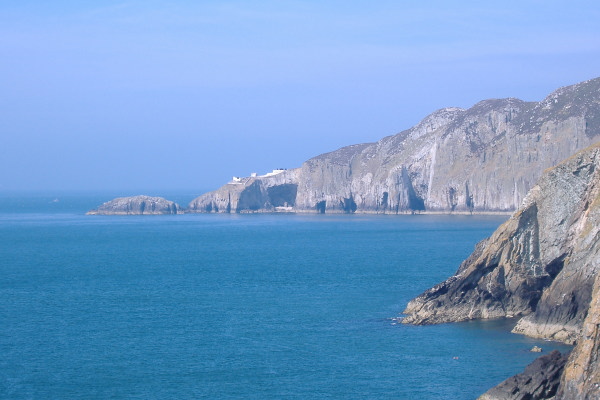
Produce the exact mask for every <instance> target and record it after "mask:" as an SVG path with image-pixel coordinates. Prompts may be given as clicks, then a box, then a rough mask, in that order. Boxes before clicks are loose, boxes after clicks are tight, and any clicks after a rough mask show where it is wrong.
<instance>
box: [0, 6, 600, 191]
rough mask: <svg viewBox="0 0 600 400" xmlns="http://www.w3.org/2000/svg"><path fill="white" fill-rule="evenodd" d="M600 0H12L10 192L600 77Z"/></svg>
mask: <svg viewBox="0 0 600 400" xmlns="http://www.w3.org/2000/svg"><path fill="white" fill-rule="evenodd" d="M599 4H600V3H597V1H596V0H594V1H578V0H575V1H570V2H565V1H553V0H546V1H528V0H522V1H511V0H508V1H503V2H482V1H460V2H456V1H454V2H448V1H419V2H416V1H387V0H383V1H376V2H375V1H352V0H346V1H287V0H279V1H276V0H266V1H260V2H258V1H253V2H251V1H227V0H225V1H166V0H165V1H160V0H139V1H137V0H133V1H111V0H105V1H74V0H73V1H67V0H55V1H51V2H50V1H45V0H44V1H30V0H20V1H7V0H6V1H3V0H0V108H1V110H2V111H1V114H0V115H1V116H0V191H10V190H40V191H43V190H46V191H57V190H78V191H87V190H95V191H97V190H115V191H123V192H132V191H135V190H142V189H149V190H155V191H156V190H164V191H169V190H179V189H181V190H189V191H192V192H193V191H197V192H198V194H200V193H202V192H204V191H207V190H213V189H216V188H218V187H219V186H221V185H222V184H225V183H227V181H229V180H230V179H231V177H232V176H234V175H235V176H248V175H250V173H252V172H257V173H259V174H263V173H266V172H269V171H271V170H272V169H274V168H294V167H299V166H300V165H301V164H302V162H304V161H306V160H307V159H309V158H311V157H314V156H317V155H319V154H322V153H325V152H329V151H333V150H335V149H337V148H340V147H343V146H346V145H351V144H356V143H365V142H374V141H377V140H379V139H381V138H383V137H385V136H388V135H392V134H395V133H398V132H401V131H403V130H405V129H408V128H410V127H411V126H413V125H415V124H416V123H418V122H419V121H420V120H421V119H423V118H424V117H426V116H427V115H428V114H430V113H432V112H433V111H435V110H437V109H439V108H443V107H463V108H468V107H471V106H472V105H474V104H475V103H477V102H478V101H480V100H484V99H488V98H505V97H517V98H520V99H523V100H526V101H539V100H542V99H543V98H544V97H545V96H546V95H548V94H549V93H550V92H552V91H553V90H555V89H557V88H559V87H561V86H566V85H571V84H575V83H577V82H580V81H584V80H587V79H591V78H595V77H598V76H600V24H599V23H598V21H600V5H599Z"/></svg>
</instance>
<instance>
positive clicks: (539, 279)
mask: <svg viewBox="0 0 600 400" xmlns="http://www.w3.org/2000/svg"><path fill="white" fill-rule="evenodd" d="M599 271H600V143H598V144H595V145H593V146H590V147H589V148H587V149H585V150H583V151H581V152H579V153H577V154H575V155H574V156H572V157H570V158H569V159H567V160H565V161H564V162H562V163H561V164H559V165H558V166H556V167H555V168H552V169H550V170H547V171H546V172H545V173H544V175H543V176H542V177H541V178H540V180H539V182H538V183H537V185H536V186H535V187H534V188H533V189H532V190H531V191H530V192H529V194H528V195H527V196H526V198H525V199H524V201H523V205H522V206H521V207H520V209H519V210H518V211H517V212H516V213H515V214H514V215H513V216H512V217H511V218H510V219H509V220H508V221H507V222H506V223H504V224H503V225H501V226H500V227H499V228H498V229H497V230H496V232H494V234H493V235H492V236H491V237H490V238H488V239H486V240H484V241H482V242H480V243H479V244H478V245H477V246H476V249H475V251H474V252H473V254H472V255H471V256H470V257H469V258H468V259H467V260H465V261H464V262H463V263H462V264H461V266H460V268H459V269H458V271H457V273H456V275H454V276H452V277H451V278H449V279H448V280H446V281H445V282H442V283H440V284H439V285H437V286H435V287H433V288H432V289H429V290H427V291H426V292H424V293H423V294H422V295H420V296H418V297H417V298H415V299H414V300H412V301H411V302H410V303H409V304H408V306H407V307H406V310H405V311H404V313H405V314H407V316H406V318H405V319H404V320H403V322H404V323H413V324H429V323H440V322H452V321H463V320H468V319H475V318H498V317H513V316H520V317H521V318H520V319H519V321H518V323H517V325H516V326H515V328H514V329H513V332H516V333H522V334H526V335H529V336H533V337H540V338H548V339H553V340H560V341H564V342H566V343H576V346H575V347H574V349H573V351H572V352H571V355H570V356H569V359H568V361H567V364H566V366H565V367H564V371H563V372H562V375H561V379H560V384H559V385H558V389H557V390H558V392H557V393H556V399H598V398H600V279H599V278H598V272H599ZM558 361H560V360H558V359H557V360H553V359H552V360H551V359H548V360H545V361H544V363H546V362H547V366H546V367H545V370H546V371H555V372H556V371H557V370H558V368H562V367H561V365H560V362H558ZM530 372H531V371H526V373H525V375H521V377H520V378H519V376H517V377H514V378H512V379H511V380H509V381H507V382H505V383H503V384H501V385H499V386H498V387H496V388H495V389H493V390H491V391H490V392H488V393H486V394H485V396H487V397H485V396H484V397H482V398H484V399H505V398H506V399H513V398H515V399H516V398H524V399H525V398H527V399H529V398H540V399H541V398H553V397H552V396H553V393H555V392H556V390H555V379H554V378H553V379H549V380H548V381H547V382H546V383H544V382H543V379H542V378H544V377H543V376H538V377H537V378H532V379H534V382H533V383H531V382H530V381H529V380H528V378H526V377H524V376H526V375H528V374H529V377H531V376H530V375H531V374H530ZM534 375H535V374H534ZM551 381H552V382H553V383H551ZM531 385H533V386H531ZM534 392H535V393H537V394H535V396H534V395H533V394H532V393H534ZM511 393H512V394H511ZM518 393H521V394H523V395H524V397H518V396H517V397H511V396H512V395H516V394H518ZM529 395H531V397H528V396H529ZM544 396H547V397H544Z"/></svg>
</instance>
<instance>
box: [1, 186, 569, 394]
mask: <svg viewBox="0 0 600 400" xmlns="http://www.w3.org/2000/svg"><path fill="white" fill-rule="evenodd" d="M191 197H192V196H190V197H188V198H187V199H188V200H189V199H191ZM110 198H111V197H107V195H104V196H102V195H93V196H92V195H86V196H75V195H70V196H63V197H56V198H55V197H54V196H47V195H32V194H30V195H27V196H24V195H16V194H11V195H6V194H5V195H2V196H0V262H1V264H0V353H1V354H2V357H0V398H7V399H8V398H10V399H75V398H86V399H95V398H96V399H105V398H127V399H168V398H173V399H175V398H177V399H184V398H210V399H219V398H223V399H234V398H246V399H311V398H319V399H320V398H324V399H474V398H476V397H477V395H479V394H481V393H482V392H484V391H485V390H487V389H488V388H489V387H491V386H493V385H495V384H497V383H498V382H500V381H502V380H503V379H505V378H506V377H508V376H510V375H513V374H515V373H517V372H519V371H520V370H522V368H523V367H524V366H525V365H526V364H528V363H529V362H531V361H532V360H533V359H534V358H535V357H536V354H534V353H530V352H528V349H530V348H531V347H532V346H533V345H535V344H537V345H541V346H542V347H543V348H544V349H545V351H549V350H551V349H553V348H558V349H559V350H567V349H568V348H567V347H566V346H562V345H559V344H555V343H550V342H540V341H536V340H533V339H529V338H526V337H523V336H518V335H512V334H510V333H509V332H508V330H509V329H510V322H506V321H492V322H471V323H460V324H444V325H437V326H425V327H415V326H405V325H401V324H396V322H395V320H394V318H395V317H397V316H398V315H399V314H400V313H401V312H402V310H403V309H404V307H405V305H406V303H407V302H408V301H409V300H410V299H411V298H412V297H414V296H416V295H418V294H419V293H420V292H422V291H423V290H425V289H427V288H429V287H430V286H432V285H433V284H435V283H437V282H439V281H441V280H443V279H445V278H446V277H448V276H449V275H451V274H453V273H454V272H455V271H456V269H457V267H458V265H459V263H460V262H461V261H462V260H463V259H464V258H466V257H467V256H468V255H469V254H470V253H471V251H472V250H473V247H474V245H475V243H476V242H478V241H479V240H481V239H483V238H484V237H486V236H488V235H489V234H490V233H491V232H493V230H495V229H496V227H497V226H498V225H499V224H500V223H502V222H503V221H504V220H505V219H506V217H491V216H485V217H484V216H477V217H476V216H425V215H416V216H410V215H405V216H361V215H353V216H341V215H333V216H328V215H309V216H302V215H179V216H154V217H153V216H146V217H135V216H131V217H102V216H85V215H84V212H85V211H86V210H88V209H90V208H93V207H95V206H97V205H98V204H99V203H101V202H103V201H106V200H108V199H110ZM184 203H185V202H184ZM455 357H458V359H455Z"/></svg>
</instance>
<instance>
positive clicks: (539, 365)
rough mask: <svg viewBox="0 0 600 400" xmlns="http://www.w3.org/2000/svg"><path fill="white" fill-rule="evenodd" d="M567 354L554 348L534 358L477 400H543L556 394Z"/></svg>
mask: <svg viewBox="0 0 600 400" xmlns="http://www.w3.org/2000/svg"><path fill="white" fill-rule="evenodd" d="M567 357H568V356H567V355H562V354H560V352H559V351H557V350H554V351H553V352H552V353H549V354H546V355H544V356H541V357H539V358H537V359H536V360H534V361H533V362H532V363H531V364H529V365H528V366H527V367H525V371H523V372H522V373H520V374H518V375H515V376H513V377H510V378H508V379H507V380H505V381H504V382H502V383H500V384H499V385H498V386H495V387H493V388H492V389H490V390H488V391H487V392H485V393H484V394H483V395H481V396H480V397H479V398H478V400H543V399H552V398H554V396H555V395H556V392H557V390H558V386H559V383H560V377H561V374H562V372H563V369H564V367H565V364H566V362H567Z"/></svg>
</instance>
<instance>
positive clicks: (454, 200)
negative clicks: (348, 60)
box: [189, 78, 600, 213]
mask: <svg viewBox="0 0 600 400" xmlns="http://www.w3.org/2000/svg"><path fill="white" fill-rule="evenodd" d="M597 140H600V78H597V79H593V80H590V81H586V82H582V83H579V84H577V85H573V86H569V87H565V88H561V89H558V90H557V91H555V92H553V93H552V94H550V95H549V96H548V97H547V98H546V99H544V100H543V101H541V102H539V103H535V102H534V103H528V102H523V101H521V100H518V99H512V98H509V99H499V100H485V101H482V102H480V103H478V104H476V105H475V106H473V107H471V108H470V109H468V110H464V109H460V108H446V109H442V110H439V111H436V112H434V113H433V114H431V115H429V116H428V117H426V118H425V119H423V120H422V121H421V122H420V123H419V124H417V125H416V126H414V127H413V128H411V129H409V130H406V131H403V132H401V133H399V134H397V135H393V136H389V137H386V138H383V139H382V140H380V141H378V142H377V143H367V144H360V145H353V146H348V147H344V148H341V149H339V150H336V151H334V152H331V153H327V154H323V155H320V156H317V157H315V158H312V159H310V160H308V161H306V162H305V163H304V164H303V165H302V166H301V167H300V168H297V169H294V170H289V171H286V174H285V179H282V176H267V177H257V178H248V179H246V180H245V181H243V182H241V183H240V182H237V183H236V185H233V184H228V185H226V186H224V187H222V188H221V189H219V190H217V191H215V192H211V193H207V194H204V195H202V196H200V197H198V198H197V199H195V200H193V201H192V202H191V203H190V206H189V208H190V209H191V210H192V211H193V212H215V211H217V212H227V211H229V212H234V211H238V212H243V211H244V210H246V211H259V210H262V211H270V210H273V209H274V207H275V206H274V203H277V201H272V199H271V196H270V194H269V190H271V191H277V189H273V188H275V187H277V186H279V185H282V184H285V185H291V186H288V187H287V189H286V188H282V189H281V190H282V191H284V192H285V191H288V190H289V189H290V188H292V189H293V190H295V196H294V198H293V199H292V201H288V202H287V203H288V205H289V204H293V206H291V207H292V208H293V210H294V211H298V212H307V211H312V212H346V213H352V212H377V213H398V212H414V211H422V210H426V211H440V212H455V211H456V212H457V211H462V212H487V211H514V210H515V209H516V208H517V207H518V206H519V204H520V203H521V201H522V200H523V197H524V196H525V194H526V193H527V192H528V191H529V189H530V188H531V187H532V186H533V184H534V183H535V182H536V181H537V179H538V178H539V176H540V175H541V173H542V171H543V170H544V169H545V168H548V167H551V166H553V165H556V164H557V163H558V162H560V161H561V160H563V159H564V158H566V157H568V156H569V155H571V154H573V153H575V152H576V151H577V150H580V149H582V148H585V147H587V146H589V145H590V144H592V143H594V142H595V141H597ZM258 192H260V193H261V194H260V196H259V195H258ZM250 193H254V195H252V196H250ZM243 196H246V197H248V196H249V197H250V198H251V199H252V201H250V202H248V201H240V197H243ZM291 196H292V194H291V193H290V194H289V197H290V199H291ZM242 200H244V199H242ZM246 203H248V204H246ZM227 204H230V205H231V206H230V207H227ZM214 205H217V206H218V207H214Z"/></svg>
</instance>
